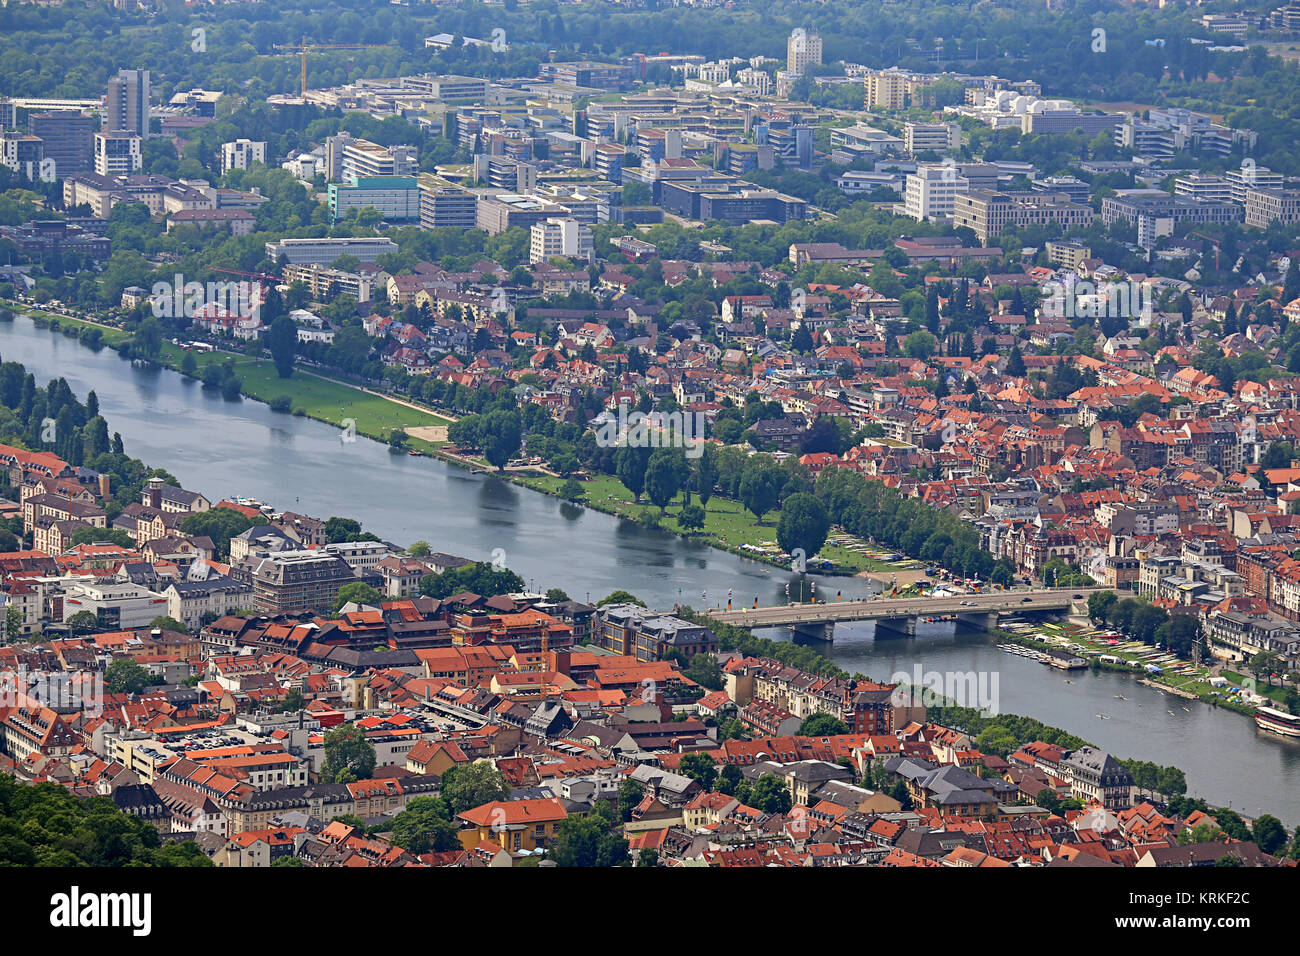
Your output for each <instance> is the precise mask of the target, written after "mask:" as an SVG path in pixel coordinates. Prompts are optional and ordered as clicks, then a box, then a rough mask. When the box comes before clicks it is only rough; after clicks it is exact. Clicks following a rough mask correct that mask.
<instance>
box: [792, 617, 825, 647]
mask: <svg viewBox="0 0 1300 956" xmlns="http://www.w3.org/2000/svg"><path fill="white" fill-rule="evenodd" d="M790 630H791V631H792V632H793V634H794V639H795V640H796V641H799V642H804V641H818V642H821V643H824V644H830V643H831V642H833V641H834V640H835V622H834V621H800V622H798V623H797V624H791V625H790Z"/></svg>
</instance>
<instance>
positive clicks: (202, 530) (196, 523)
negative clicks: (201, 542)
mask: <svg viewBox="0 0 1300 956" xmlns="http://www.w3.org/2000/svg"><path fill="white" fill-rule="evenodd" d="M253 524H254V521H253V519H252V518H250V517H248V515H246V514H244V513H243V512H241V511H236V510H235V509H234V508H209V509H208V510H207V511H198V512H195V513H194V514H191V515H186V516H185V518H184V519H182V521H181V530H182V531H183V532H185V533H186V534H187V535H194V536H196V537H208V538H211V539H212V543H213V544H214V545H215V546H216V548H217V556H218V557H226V556H227V555H229V554H230V539H231V538H233V537H235V536H236V535H241V534H243V533H244V532H245V531H247V530H248V529H249V528H251V527H252V526H253Z"/></svg>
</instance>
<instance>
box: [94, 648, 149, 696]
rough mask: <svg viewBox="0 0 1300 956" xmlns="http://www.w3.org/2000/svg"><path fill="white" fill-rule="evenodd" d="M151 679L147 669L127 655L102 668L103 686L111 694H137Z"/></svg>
mask: <svg viewBox="0 0 1300 956" xmlns="http://www.w3.org/2000/svg"><path fill="white" fill-rule="evenodd" d="M151 679H152V678H151V676H150V674H149V669H148V668H147V667H145V666H144V665H143V664H139V663H136V662H135V661H133V660H132V659H131V658H129V657H119V658H118V659H117V660H115V661H113V663H111V664H109V665H108V667H107V668H105V669H104V686H105V687H107V688H108V691H109V693H111V694H138V693H140V692H141V691H143V690H144V689H145V688H146V687H148V686H149V682H150V680H151Z"/></svg>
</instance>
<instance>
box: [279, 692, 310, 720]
mask: <svg viewBox="0 0 1300 956" xmlns="http://www.w3.org/2000/svg"><path fill="white" fill-rule="evenodd" d="M306 704H307V699H306V698H305V697H303V696H302V691H300V690H299V689H298V688H297V687H291V688H289V693H287V694H285V695H284V700H282V701H280V706H279V707H278V708H277V709H278V710H279V711H280V713H282V714H296V713H297V712H298V711H300V710H302V709H303V707H305V706H306Z"/></svg>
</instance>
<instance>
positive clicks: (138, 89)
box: [104, 70, 149, 139]
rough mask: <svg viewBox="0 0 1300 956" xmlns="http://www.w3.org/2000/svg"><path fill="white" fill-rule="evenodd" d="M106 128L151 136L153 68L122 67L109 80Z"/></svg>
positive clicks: (105, 111)
mask: <svg viewBox="0 0 1300 956" xmlns="http://www.w3.org/2000/svg"><path fill="white" fill-rule="evenodd" d="M104 131H105V132H108V133H117V132H123V133H135V134H136V135H137V136H139V137H140V138H141V139H145V138H147V137H148V136H149V71H148V70H119V71H118V73H117V76H115V77H113V78H112V79H111V80H109V81H108V96H107V97H106V98H105V99H104Z"/></svg>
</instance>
